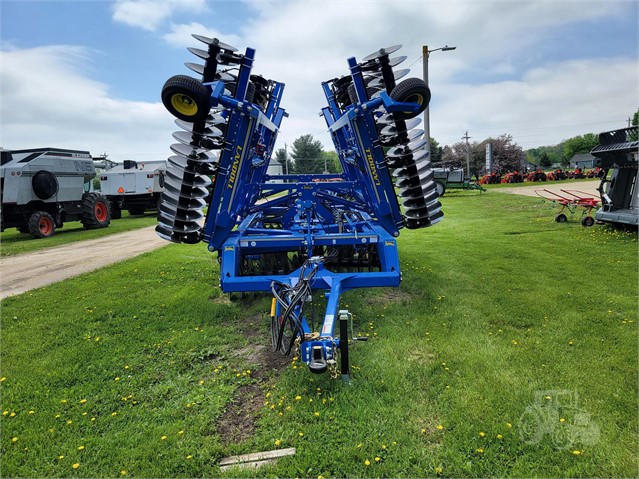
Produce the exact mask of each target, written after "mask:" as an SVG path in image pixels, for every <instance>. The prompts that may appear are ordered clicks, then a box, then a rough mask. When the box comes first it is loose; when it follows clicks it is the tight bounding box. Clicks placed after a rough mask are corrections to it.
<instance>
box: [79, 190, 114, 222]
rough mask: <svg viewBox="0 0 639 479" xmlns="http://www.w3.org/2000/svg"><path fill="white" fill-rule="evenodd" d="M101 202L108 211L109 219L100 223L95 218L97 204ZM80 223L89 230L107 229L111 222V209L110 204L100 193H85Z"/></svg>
mask: <svg viewBox="0 0 639 479" xmlns="http://www.w3.org/2000/svg"><path fill="white" fill-rule="evenodd" d="M98 201H101V202H102V203H104V207H105V208H106V209H107V218H106V220H104V221H99V220H98V219H97V218H96V216H95V204H96V203H97V202H98ZM80 221H81V222H82V224H83V225H84V227H85V228H86V229H88V230H91V229H97V228H106V227H107V226H109V223H110V222H111V208H110V206H109V202H108V201H107V200H106V198H104V197H103V196H102V195H101V194H99V193H85V194H84V196H83V197H82V216H81V218H80Z"/></svg>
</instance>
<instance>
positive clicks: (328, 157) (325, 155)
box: [322, 151, 342, 173]
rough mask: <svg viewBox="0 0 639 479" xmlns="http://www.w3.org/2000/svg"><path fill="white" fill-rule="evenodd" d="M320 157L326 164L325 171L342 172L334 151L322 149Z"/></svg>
mask: <svg viewBox="0 0 639 479" xmlns="http://www.w3.org/2000/svg"><path fill="white" fill-rule="evenodd" d="M322 159H323V160H324V163H325V165H326V171H328V172H329V173H341V172H342V164H341V163H340V162H339V157H338V156H337V152H336V151H322ZM322 172H324V170H322Z"/></svg>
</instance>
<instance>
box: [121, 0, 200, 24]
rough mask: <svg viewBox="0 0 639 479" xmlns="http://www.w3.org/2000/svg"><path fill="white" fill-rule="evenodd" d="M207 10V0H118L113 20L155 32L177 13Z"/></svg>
mask: <svg viewBox="0 0 639 479" xmlns="http://www.w3.org/2000/svg"><path fill="white" fill-rule="evenodd" d="M206 8H207V7H206V1H205V0H117V1H116V2H115V5H114V6H113V20H115V21H116V22H120V23H124V24H126V25H129V26H132V27H139V28H142V29H144V30H148V31H155V30H157V28H158V27H159V26H160V25H161V24H162V22H163V21H164V20H166V19H168V18H170V17H171V16H172V15H173V14H174V13H175V12H176V11H190V12H194V13H198V12H202V11H204V10H206Z"/></svg>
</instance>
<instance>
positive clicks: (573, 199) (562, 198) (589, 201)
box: [535, 189, 601, 226]
mask: <svg viewBox="0 0 639 479" xmlns="http://www.w3.org/2000/svg"><path fill="white" fill-rule="evenodd" d="M560 191H561V192H562V193H563V195H562V194H559V193H555V192H554V191H550V190H547V189H543V190H535V193H536V194H537V196H539V197H541V198H542V199H544V200H545V201H550V202H551V203H553V204H554V205H558V206H560V209H559V211H558V212H557V216H555V221H556V222H557V223H565V222H566V221H568V216H566V214H565V213H564V211H566V210H567V211H568V212H569V213H570V214H571V215H572V214H574V213H575V211H576V210H577V208H583V212H582V214H581V215H582V218H581V225H582V226H592V225H594V224H595V219H594V218H593V217H592V210H593V209H595V208H599V206H600V203H601V201H600V200H599V199H598V198H593V197H592V196H588V193H585V192H583V191H578V190H560Z"/></svg>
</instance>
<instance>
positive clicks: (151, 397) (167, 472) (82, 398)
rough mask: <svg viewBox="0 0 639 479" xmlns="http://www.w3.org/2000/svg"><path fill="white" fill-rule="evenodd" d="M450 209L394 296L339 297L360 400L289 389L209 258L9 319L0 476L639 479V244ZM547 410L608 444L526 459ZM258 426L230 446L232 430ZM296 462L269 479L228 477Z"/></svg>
mask: <svg viewBox="0 0 639 479" xmlns="http://www.w3.org/2000/svg"><path fill="white" fill-rule="evenodd" d="M593 184H595V185H596V184H598V182H596V181H595V182H594V183H593ZM572 185H576V183H573V184H572ZM546 186H548V184H545V185H544V187H546ZM562 186H563V187H566V185H562ZM573 187H575V188H576V186H573ZM579 189H583V186H580V187H579ZM585 191H587V190H585ZM442 203H443V207H444V208H445V209H446V220H445V221H442V222H441V223H440V224H439V225H437V227H436V228H433V229H432V230H431V231H428V234H424V233H423V232H421V231H419V230H416V231H406V232H402V235H401V237H400V238H399V240H398V244H399V249H400V254H401V256H402V261H403V264H405V267H404V272H403V274H404V278H403V283H402V286H401V287H400V288H399V289H394V288H388V289H376V290H373V289H371V290H360V291H356V292H355V291H353V292H349V293H347V294H345V295H344V297H343V302H344V303H345V304H344V307H347V306H346V305H348V307H349V308H351V309H352V310H353V311H356V312H357V314H356V315H355V322H356V326H357V327H356V331H355V332H356V334H362V335H366V334H367V335H369V338H370V342H373V343H374V344H372V345H371V344H370V343H363V344H358V345H356V346H355V347H353V348H352V351H351V357H352V364H353V381H352V384H351V385H350V386H345V385H343V384H342V383H341V382H339V381H334V380H331V379H330V377H328V376H326V375H325V376H314V375H311V374H310V373H309V372H308V370H307V369H306V368H304V367H297V366H296V364H295V362H294V363H293V364H292V365H289V366H287V367H286V368H285V369H284V370H282V371H281V372H278V370H279V368H280V367H281V364H280V365H278V364H273V363H270V362H269V361H268V360H267V356H266V355H265V354H262V353H261V352H260V351H264V350H265V348H270V345H269V342H270V340H269V337H268V319H267V317H266V316H267V311H268V309H269V306H270V298H267V297H253V298H248V299H247V298H245V299H244V300H242V301H241V302H228V301H226V300H224V298H222V295H221V293H220V291H219V289H218V288H217V286H216V284H217V278H218V275H219V268H218V267H217V263H216V262H215V261H213V258H212V257H211V255H210V254H209V253H208V252H207V251H206V250H205V249H204V248H190V247H189V246H188V245H169V246H167V247H166V248H162V249H160V250H157V251H153V252H150V253H146V254H144V255H142V256H140V257H137V258H134V259H130V260H127V261H125V262H122V263H120V264H117V265H114V266H110V267H108V268H103V269H101V270H100V271H97V272H93V273H89V274H86V275H83V276H80V277H77V278H74V279H70V280H68V281H64V282H61V283H58V284H54V285H51V286H47V287H45V288H42V289H39V290H35V291H33V292H30V293H27V294H23V295H21V296H17V297H12V298H7V299H5V300H3V301H2V326H1V328H2V340H3V348H2V351H1V359H2V373H1V376H2V382H1V387H2V405H1V406H2V407H1V409H2V411H3V416H2V418H1V419H0V421H2V431H3V434H2V439H1V452H2V456H3V461H2V474H3V476H12V477H17V476H21V477H25V476H28V477H35V476H48V477H70V476H78V477H121V475H122V473H121V471H122V470H125V471H126V477H196V476H197V477H203V476H209V477H210V476H222V477H225V476H226V477H237V476H246V477H253V476H256V475H257V476H260V477H262V476H264V477H265V476H275V475H279V476H287V477H293V476H300V477H301V476H305V477H317V476H319V475H322V476H324V477H329V476H341V477H344V476H357V477H379V476H391V477H425V476H430V477H432V476H435V475H437V474H441V475H442V476H457V477H459V476H464V477H602V476H606V477H635V476H636V472H637V454H636V451H637V434H638V431H637V405H638V404H637V389H636V385H637V381H638V374H637V362H636V358H637V352H638V351H637V318H636V311H637V289H636V285H637V237H636V235H633V234H627V233H621V232H617V231H614V230H613V229H611V228H607V227H595V228H588V229H586V228H582V227H581V226H579V225H573V227H567V226H568V225H559V224H556V223H554V222H553V221H552V220H549V218H548V211H547V207H546V206H545V205H542V204H541V202H540V201H538V199H534V198H527V197H524V196H521V197H518V196H512V195H502V194H496V193H493V192H491V191H489V192H488V193H487V194H483V195H481V196H480V195H478V194H476V193H475V192H456V193H455V194H454V195H450V196H448V195H447V196H446V197H444V198H443V200H442ZM115 224H117V222H116V223H115ZM584 258H587V260H584ZM87 260H88V258H87ZM211 264H213V265H214V266H213V267H211ZM611 270H613V271H614V272H615V274H613V275H608V274H607V272H609V271H611ZM583 285H588V289H587V291H584V290H583ZM256 351H257V352H256ZM274 368H278V369H276V370H274ZM539 391H544V392H547V391H569V392H570V393H571V394H570V396H571V397H574V396H577V395H578V399H579V402H578V404H577V405H575V404H569V405H570V406H571V407H578V408H580V409H581V410H583V411H585V412H587V413H588V417H589V421H590V423H589V425H590V426H593V427H594V426H596V428H597V429H598V431H599V437H598V440H597V442H596V444H590V443H586V444H584V443H581V442H579V441H576V442H574V443H571V444H570V447H568V448H566V447H564V446H559V445H557V444H556V443H554V442H553V438H552V437H551V435H550V434H548V435H545V436H544V437H543V438H542V439H540V441H539V442H537V443H531V442H530V441H528V442H525V441H523V440H522V439H521V438H520V429H521V428H520V427H519V420H520V418H521V417H522V415H523V414H524V412H525V411H527V410H529V409H530V408H535V407H537V401H538V396H539V394H538V393H539ZM548 395H549V396H550V394H548ZM545 397H546V394H544V395H542V396H541V399H540V400H542V401H543V400H545ZM243 398H244V400H243ZM246 398H248V399H246ZM549 401H550V400H549ZM553 404H555V403H554V402H553ZM540 407H541V406H540ZM556 407H557V408H558V409H557V410H556V411H555V412H558V414H559V416H558V417H559V418H563V419H565V420H566V422H568V423H570V421H571V418H570V416H566V417H565V418H564V416H562V415H561V414H562V413H563V412H564V410H562V409H561V408H562V407H565V408H566V412H569V411H568V406H562V405H561V404H559V405H557V406H556ZM536 410H538V409H536ZM4 411H7V413H6V414H4ZM225 411H227V412H225ZM14 413H15V414H14ZM84 413H86V415H84ZM253 413H257V414H258V418H257V419H256V420H254V421H248V422H246V423H244V426H243V427H244V428H245V429H246V431H247V433H248V434H246V435H245V436H244V437H245V438H244V439H243V440H241V441H240V442H238V443H233V436H232V435H231V436H229V435H228V428H225V427H222V425H226V424H229V422H233V418H234V417H242V418H243V417H244V416H245V415H246V414H249V415H251V414H253ZM547 417H548V418H553V417H555V416H553V415H552V414H548V415H547ZM93 418H95V419H93ZM236 421H237V419H236ZM557 424H558V425H557V428H559V427H561V426H559V424H564V423H559V421H557ZM544 427H552V425H548V424H546V425H545V426H544ZM542 432H548V430H545V431H542ZM14 438H15V441H14ZM81 446H84V447H83V448H82V449H79V448H80V447H81ZM286 447H296V448H297V454H296V455H295V456H292V457H287V458H282V459H280V460H279V461H278V463H277V464H275V465H272V466H266V467H265V468H264V469H260V470H258V471H249V472H238V471H230V472H224V473H223V472H220V470H219V469H218V467H217V466H216V463H217V462H218V461H219V459H220V458H222V457H224V456H228V455H232V454H241V453H248V452H255V451H264V450H270V449H274V448H286ZM60 456H64V457H63V458H60ZM73 464H78V465H79V466H78V468H77V469H74V468H73Z"/></svg>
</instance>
